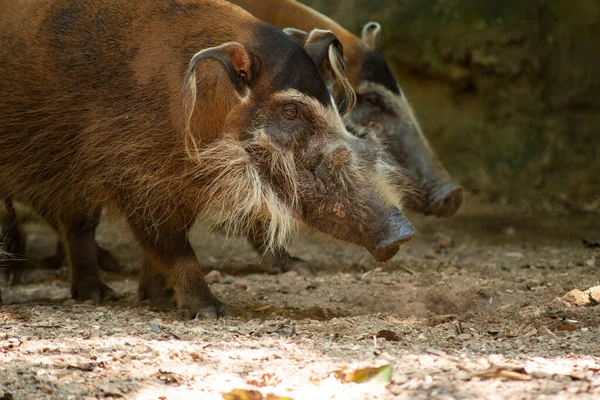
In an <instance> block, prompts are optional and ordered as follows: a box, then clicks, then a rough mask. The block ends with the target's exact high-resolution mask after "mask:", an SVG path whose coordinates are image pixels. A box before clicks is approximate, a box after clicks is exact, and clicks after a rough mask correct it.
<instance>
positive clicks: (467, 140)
mask: <svg viewBox="0 0 600 400" xmlns="http://www.w3.org/2000/svg"><path fill="white" fill-rule="evenodd" d="M302 2H303V3H306V4H307V5H310V6H312V7H314V8H316V9H318V10H319V11H321V12H323V13H325V14H327V15H328V16H330V17H332V18H333V19H334V20H336V21H337V22H339V23H341V24H342V25H343V26H345V27H346V28H347V29H349V30H351V31H352V32H353V33H355V34H357V35H358V34H359V33H360V30H361V28H362V26H363V25H364V24H365V23H367V22H369V21H371V20H374V21H378V22H380V23H381V25H382V27H383V38H384V55H385V56H386V59H387V60H388V62H389V63H390V65H391V67H392V69H393V71H394V73H395V76H396V78H397V80H398V81H399V83H400V85H401V87H402V88H403V90H404V91H405V92H406V95H407V97H408V99H409V100H410V101H411V103H412V105H413V107H414V109H415V112H416V114H417V116H418V117H419V120H420V122H421V124H422V127H423V130H424V133H425V135H426V136H427V137H428V138H429V139H430V141H431V143H432V146H433V148H434V149H435V150H436V152H437V154H438V155H439V156H440V158H441V160H442V162H443V163H444V164H445V166H446V167H447V169H448V170H449V172H450V173H451V175H452V176H453V177H454V178H455V179H456V180H457V181H458V182H460V183H461V184H462V185H463V186H464V187H465V188H466V189H467V190H468V192H469V194H470V197H471V198H474V197H475V198H479V199H482V200H484V201H491V202H494V203H499V204H510V205H514V206H518V207H522V208H524V209H526V210H532V211H535V210H543V211H550V212H586V211H588V212H589V211H592V212H594V211H598V210H600V150H599V148H600V76H599V75H598V74H599V73H600V2H598V1H595V0H589V1H586V0H551V1H547V0H526V1H524V0H302ZM358 10H360V12H359V11H358Z"/></svg>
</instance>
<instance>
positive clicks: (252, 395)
mask: <svg viewBox="0 0 600 400" xmlns="http://www.w3.org/2000/svg"><path fill="white" fill-rule="evenodd" d="M222 396H223V399H224V400H292V398H291V397H281V396H278V395H276V394H272V393H269V394H268V395H267V397H264V396H263V395H262V393H260V392H259V391H258V390H246V389H233V390H232V391H231V392H229V393H223V394H222Z"/></svg>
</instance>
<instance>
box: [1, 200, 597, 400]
mask: <svg viewBox="0 0 600 400" xmlns="http://www.w3.org/2000/svg"><path fill="white" fill-rule="evenodd" d="M412 219H413V221H414V223H415V226H416V227H417V228H418V229H419V233H418V236H417V237H416V238H415V239H414V240H413V241H412V242H410V243H409V244H407V245H405V246H404V247H403V248H402V250H401V251H400V253H399V254H398V255H397V256H396V257H395V258H394V259H393V260H392V261H390V262H388V263H386V264H382V265H378V264H376V263H375V262H374V261H372V259H371V258H370V256H369V255H368V253H366V252H365V251H363V250H362V249H358V248H349V247H346V246H343V245H341V244H338V243H332V242H329V241H327V240H324V239H323V238H316V237H312V238H308V237H304V238H302V240H301V241H300V242H298V243H297V244H295V245H294V246H292V248H291V251H292V253H293V254H294V255H297V256H299V257H302V258H304V259H305V260H307V261H309V262H311V263H312V265H313V266H314V269H315V271H316V275H315V276H314V277H304V276H299V275H297V274H296V273H293V272H291V273H286V274H283V275H280V276H274V275H267V274H263V273H261V272H260V268H259V267H258V261H259V260H258V258H257V256H256V255H255V254H254V253H253V252H252V251H251V249H250V248H249V246H247V245H246V244H245V243H244V241H242V240H225V238H224V237H223V236H221V235H219V234H210V233H209V230H208V229H207V228H205V227H198V228H197V229H195V230H194V232H193V238H192V239H193V244H194V247H195V249H196V251H197V254H198V258H199V259H200V261H201V263H202V264H203V265H204V266H205V267H206V271H207V272H209V271H213V270H215V271H219V273H217V272H212V273H211V278H212V280H213V281H214V283H212V284H211V288H212V290H213V291H214V292H215V293H216V294H217V295H218V297H219V298H220V299H222V300H223V301H225V302H226V303H227V304H229V305H230V306H231V307H232V308H233V309H234V310H236V312H237V315H238V316H237V317H234V318H225V319H221V320H219V321H199V320H193V321H183V320H181V319H180V318H179V316H178V314H177V312H175V311H173V312H159V311H153V310H151V309H150V308H149V306H148V305H147V304H143V303H140V302H139V301H138V300H137V297H136V271H137V270H138V269H139V266H140V254H141V253H140V250H139V248H138V247H136V245H135V244H134V242H133V240H132V238H131V235H130V234H129V233H128V232H127V230H126V229H125V228H124V227H123V224H122V223H121V222H120V221H118V220H115V219H105V220H104V221H103V223H102V225H101V227H100V230H99V233H98V240H99V242H100V243H101V244H102V245H104V246H105V247H106V248H108V249H110V250H111V251H112V252H113V254H114V255H115V256H116V257H117V258H118V260H119V262H120V263H121V264H122V265H123V267H124V269H125V271H126V273H124V274H118V275H117V274H108V273H106V274H105V279H106V281H107V282H108V283H109V285H110V286H111V287H112V288H114V289H115V290H116V291H118V293H119V294H120V295H121V298H120V299H119V300H118V301H116V302H114V303H107V304H102V305H100V306H94V305H90V304H84V303H75V302H73V301H69V300H68V296H69V284H68V273H67V271H66V269H65V268H64V267H63V268H62V269H60V270H54V271H52V270H28V271H27V272H26V274H25V275H24V281H25V284H23V285H20V286H14V287H11V288H3V290H2V296H3V299H4V304H5V305H4V306H2V307H1V308H0V396H2V395H4V397H0V398H1V399H11V398H13V399H43V398H48V399H94V398H111V397H112V398H132V399H133V398H137V399H188V398H189V399H222V398H227V399H252V400H254V399H262V398H265V399H266V398H269V399H277V398H284V397H289V398H292V399H296V400H298V399H329V398H331V399H388V398H411V399H413V398H414V399H421V398H423V399H424V398H439V399H461V398H482V399H501V398H511V399H532V398H561V399H571V398H572V399H575V398H577V399H586V398H589V399H592V398H600V313H599V311H600V306H597V307H594V306H574V305H571V304H570V303H569V302H568V301H566V300H565V299H563V296H564V295H565V294H566V293H567V292H569V291H571V290H572V289H575V288H577V289H581V290H585V289H587V288H589V287H592V286H596V285H598V284H599V281H600V250H599V249H597V248H586V247H585V246H584V245H583V244H582V239H584V238H586V239H588V240H592V241H594V240H596V241H597V240H600V216H599V215H598V214H580V215H562V216H550V215H537V216H532V215H526V214H524V213H521V212H517V211H515V210H508V209H504V208H497V207H491V206H478V205H470V206H467V207H465V208H463V209H462V210H461V211H460V212H459V214H458V215H457V216H455V217H453V218H450V219H445V220H441V219H426V218H422V217H417V216H413V218H412ZM25 229H26V231H27V233H28V238H29V243H28V245H29V249H28V252H29V256H30V257H31V258H32V260H33V262H35V260H39V259H41V258H43V257H45V256H48V255H50V254H52V252H53V249H54V245H55V240H56V239H55V236H54V235H53V234H52V233H51V231H50V230H49V229H48V228H46V227H44V226H43V225H40V224H39V223H28V224H26V226H25ZM584 300H586V301H589V299H588V297H587V296H586V298H585V299H584ZM385 366H389V367H385ZM373 367H382V368H381V369H378V370H373ZM373 371H375V372H377V371H379V372H380V373H379V375H378V376H377V377H376V378H375V379H372V380H369V373H371V372H372V373H375V372H373ZM390 371H391V374H390ZM365 375H366V377H365ZM234 389H244V390H245V391H244V390H242V391H238V392H234V393H237V396H238V397H236V395H235V394H232V391H233V390H234ZM224 393H230V394H229V395H226V396H224V395H223V394H224ZM269 395H271V396H270V397H268V396H269ZM278 396H281V397H278Z"/></svg>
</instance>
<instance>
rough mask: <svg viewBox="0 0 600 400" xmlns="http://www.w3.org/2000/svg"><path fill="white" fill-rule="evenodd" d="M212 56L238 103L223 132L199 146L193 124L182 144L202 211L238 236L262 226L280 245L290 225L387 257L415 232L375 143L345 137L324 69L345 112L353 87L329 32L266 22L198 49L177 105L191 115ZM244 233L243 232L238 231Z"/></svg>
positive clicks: (197, 106) (392, 171) (199, 107)
mask: <svg viewBox="0 0 600 400" xmlns="http://www.w3.org/2000/svg"><path fill="white" fill-rule="evenodd" d="M207 58H210V59H214V60H218V61H219V62H220V63H221V64H222V66H223V67H224V68H223V69H224V71H225V72H226V73H227V76H228V77H229V79H230V80H231V83H232V85H231V90H232V91H234V92H235V93H236V95H237V97H238V101H237V102H236V103H235V104H234V105H233V106H232V107H231V109H230V110H229V111H228V115H227V118H226V123H225V126H224V128H223V134H222V136H221V137H220V138H219V139H218V140H214V141H212V142H210V143H208V144H202V142H201V141H200V140H199V139H198V135H197V134H196V133H195V132H196V129H195V127H194V124H193V123H192V122H188V123H187V125H186V132H187V135H186V138H187V148H188V153H189V154H190V157H192V158H193V159H195V160H197V173H198V174H200V175H202V176H203V177H204V178H203V180H204V182H209V184H208V185H206V188H205V190H204V192H203V193H202V196H201V198H202V202H203V203H204V204H205V206H204V208H205V209H206V210H207V212H208V213H210V214H211V216H212V217H215V218H216V219H217V220H219V222H221V224H222V226H223V225H224V226H225V227H227V226H228V227H229V228H230V229H231V230H233V231H237V232H236V233H241V234H243V233H245V232H244V231H246V230H248V229H252V227H253V226H255V225H256V224H257V223H262V224H263V225H265V224H266V226H267V231H268V235H269V242H270V244H271V245H282V244H284V243H283V242H285V241H286V240H287V238H288V236H289V234H290V233H292V232H293V231H294V227H295V226H296V222H298V221H302V222H304V223H305V224H307V225H308V226H310V227H312V228H314V229H317V230H319V231H321V232H324V233H327V234H329V235H331V236H333V237H335V238H337V239H340V240H344V241H348V242H351V243H354V244H357V245H360V246H363V247H365V248H366V249H367V250H369V251H370V252H371V253H372V254H373V255H374V257H375V258H376V259H377V260H378V261H387V260H388V259H390V258H391V257H392V256H393V255H394V254H395V253H396V252H397V251H398V249H399V246H400V244H402V243H404V242H405V241H407V240H409V239H410V238H411V237H412V236H413V235H414V233H415V230H414V228H413V227H412V225H411V224H410V222H409V221H408V220H407V219H406V218H405V216H404V215H403V214H402V212H401V210H400V203H399V199H400V196H399V193H398V189H397V188H396V187H394V185H392V184H391V183H390V176H393V175H394V174H395V173H397V171H396V170H395V169H394V168H393V167H392V166H391V165H390V164H388V163H386V162H385V160H384V156H383V154H382V153H381V150H380V149H381V148H382V146H380V145H379V144H378V143H377V142H376V140H375V139H371V138H369V139H359V138H356V137H355V136H353V135H351V134H350V133H348V131H347V130H346V127H345V125H344V122H343V119H342V116H341V115H340V111H339V110H338V108H337V106H336V103H335V102H334V100H333V98H332V96H331V95H330V93H329V91H328V89H327V86H326V84H325V82H324V80H323V78H322V76H321V73H320V69H321V68H322V67H323V64H324V63H328V65H330V68H331V71H332V74H333V75H334V76H335V79H336V80H337V81H338V83H339V86H340V87H342V88H344V90H345V96H344V102H343V103H344V104H345V112H346V113H348V112H349V111H350V110H351V108H352V104H353V102H354V93H353V92H352V90H351V89H350V87H349V84H348V81H347V80H346V78H345V75H344V63H343V56H342V51H341V45H340V43H339V42H338V40H337V39H336V37H335V36H334V35H333V33H331V32H329V31H322V30H313V31H311V32H309V33H308V34H306V35H305V36H304V37H303V38H302V39H301V40H299V41H297V42H296V41H294V40H292V39H291V38H290V37H288V36H287V35H286V34H284V33H283V32H281V31H278V30H276V29H275V28H271V27H269V26H267V25H265V26H263V27H262V28H261V29H258V30H255V31H254V32H253V35H252V37H251V40H248V41H247V42H245V43H244V44H242V41H241V40H240V41H239V42H230V43H225V44H223V45H221V46H218V47H214V48H210V49H207V50H203V51H201V52H199V53H197V54H196V55H195V56H194V57H193V58H192V61H191V62H190V67H189V70H188V73H187V75H186V84H185V87H184V101H188V100H189V99H195V101H196V103H194V104H190V103H189V102H188V103H187V104H184V109H185V110H188V111H189V113H188V115H187V117H186V121H193V120H194V119H192V118H191V114H192V113H193V112H195V110H202V109H203V108H205V107H207V106H208V105H202V104H198V103H200V102H202V98H201V97H198V98H197V99H196V93H194V91H195V80H194V79H195V78H194V77H195V75H196V74H197V73H200V72H199V71H195V69H196V68H198V64H199V63H200V62H201V61H202V60H204V59H207ZM240 231H241V232H240Z"/></svg>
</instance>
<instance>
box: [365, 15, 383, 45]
mask: <svg viewBox="0 0 600 400" xmlns="http://www.w3.org/2000/svg"><path fill="white" fill-rule="evenodd" d="M362 40H363V42H365V43H366V44H367V45H368V46H369V47H370V48H371V49H372V50H375V51H380V50H381V25H379V23H378V22H373V21H371V22H367V24H366V25H365V26H364V27H363V30H362Z"/></svg>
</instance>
